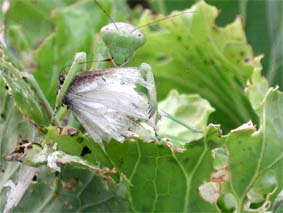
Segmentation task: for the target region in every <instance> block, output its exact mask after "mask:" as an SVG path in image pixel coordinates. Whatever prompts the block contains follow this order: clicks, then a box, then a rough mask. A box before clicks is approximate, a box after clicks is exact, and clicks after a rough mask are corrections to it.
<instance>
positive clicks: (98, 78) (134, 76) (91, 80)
mask: <svg viewBox="0 0 283 213" xmlns="http://www.w3.org/2000/svg"><path fill="white" fill-rule="evenodd" d="M101 72H103V71H93V72H88V73H85V74H82V75H80V76H78V77H76V78H75V79H74V81H73V82H72V84H71V86H70V88H69V90H68V92H67V94H66V95H65V100H66V104H67V105H69V107H70V108H71V110H72V111H73V113H74V114H75V116H76V117H77V119H78V120H79V121H80V122H81V124H82V125H83V127H84V128H85V129H86V131H87V132H88V133H89V134H90V135H91V136H92V138H93V139H94V140H95V141H96V142H98V143H100V142H102V141H103V140H105V141H109V140H111V139H112V138H114V139H116V140H118V141H123V140H124V138H125V137H127V136H129V135H132V134H134V130H135V128H136V127H137V126H138V125H139V122H140V121H147V120H148V119H149V108H150V105H149V103H148V100H147V98H146V97H145V96H143V95H142V94H141V93H139V92H138V91H137V90H136V88H137V85H139V86H141V87H147V86H150V85H148V84H147V83H146V82H144V80H143V78H142V76H141V75H140V73H139V70H138V69H136V68H112V69H108V70H106V71H104V72H105V73H101Z"/></svg>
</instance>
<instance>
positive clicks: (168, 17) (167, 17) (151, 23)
mask: <svg viewBox="0 0 283 213" xmlns="http://www.w3.org/2000/svg"><path fill="white" fill-rule="evenodd" d="M186 13H194V11H184V12H181V13H178V14H175V15H171V16H166V17H164V18H161V19H157V20H154V21H152V22H150V23H147V24H143V25H141V26H138V27H136V28H135V29H134V30H133V31H132V32H134V31H136V30H138V29H140V28H143V27H146V26H149V25H153V24H156V23H158V22H161V21H164V20H167V19H170V18H173V17H176V16H180V15H183V14H186Z"/></svg>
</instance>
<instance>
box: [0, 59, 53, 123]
mask: <svg viewBox="0 0 283 213" xmlns="http://www.w3.org/2000/svg"><path fill="white" fill-rule="evenodd" d="M0 66H1V67H0V77H1V78H2V79H3V81H4V82H5V85H6V87H7V88H8V90H9V93H11V95H12V97H13V100H14V101H15V104H16V106H17V108H18V109H19V110H20V111H21V113H22V114H23V115H24V116H26V117H28V118H29V119H31V120H33V121H34V122H35V123H36V124H37V125H39V126H43V125H47V124H48V123H49V120H50V118H49V117H48V114H47V113H46V111H43V105H42V103H41V101H40V100H39V98H38V96H37V95H38V94H37V93H35V91H34V90H33V89H32V88H31V85H30V84H28V83H27V77H26V76H29V74H28V73H24V72H20V71H19V70H17V69H16V68H15V67H14V66H13V65H12V64H11V63H9V62H6V61H4V60H3V59H1V61H0Z"/></svg>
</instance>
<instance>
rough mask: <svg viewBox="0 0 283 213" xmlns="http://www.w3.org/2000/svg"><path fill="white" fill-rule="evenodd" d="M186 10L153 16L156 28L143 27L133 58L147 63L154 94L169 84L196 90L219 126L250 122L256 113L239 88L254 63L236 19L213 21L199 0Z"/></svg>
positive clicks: (210, 10)
mask: <svg viewBox="0 0 283 213" xmlns="http://www.w3.org/2000/svg"><path fill="white" fill-rule="evenodd" d="M189 11H190V13H186V14H183V15H180V16H177V17H174V18H168V19H167V20H166V21H162V22H159V23H158V26H159V28H157V30H156V29H155V30H152V31H149V29H143V30H144V31H145V34H146V35H147V42H146V44H145V46H144V47H143V48H141V49H140V50H138V51H137V56H136V59H135V64H136V65H137V64H140V63H142V62H143V61H146V62H147V63H149V64H150V65H151V66H152V69H153V71H154V73H155V76H156V82H157V89H158V91H157V93H158V97H159V99H160V100H162V99H163V98H165V97H166V96H167V94H168V92H169V91H170V90H171V89H173V88H174V89H177V90H178V91H179V92H182V93H196V94H199V95H200V96H201V97H203V98H205V99H206V100H208V101H209V103H210V104H211V105H212V106H213V107H214V108H215V110H216V111H215V113H213V114H212V115H211V117H210V121H212V122H213V123H218V124H221V125H222V129H223V130H224V131H229V130H231V129H233V128H236V127H237V126H239V125H241V124H242V123H243V122H246V121H247V120H248V119H251V120H253V121H254V122H255V123H256V121H257V115H256V114H255V112H254V111H253V109H252V107H251V104H250V103H249V101H248V98H247V97H246V96H245V94H244V91H243V89H242V88H243V87H245V84H246V81H247V80H248V79H249V77H250V76H251V75H252V72H253V69H254V67H255V64H254V62H253V53H252V49H251V47H250V46H249V45H248V44H247V40H246V37H245V34H244V31H243V26H242V23H241V20H240V19H239V18H238V19H236V20H235V21H234V22H233V23H231V24H229V25H227V26H226V27H224V28H222V27H218V26H216V24H215V19H216V18H217V15H218V13H219V11H217V9H216V8H215V7H212V6H210V5H208V4H206V3H205V1H199V2H198V3H197V4H195V5H194V6H193V7H192V8H191V10H189ZM176 13H177V12H176ZM176 13H173V14H176ZM173 14H172V15H173ZM144 16H149V15H148V13H146V12H145V14H144ZM142 20H146V18H145V17H144V18H143V19H142ZM140 24H144V22H142V23H140ZM168 47H170V48H168ZM163 59H165V60H163Z"/></svg>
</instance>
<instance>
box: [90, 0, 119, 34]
mask: <svg viewBox="0 0 283 213" xmlns="http://www.w3.org/2000/svg"><path fill="white" fill-rule="evenodd" d="M94 2H95V3H96V4H97V6H98V7H99V8H100V9H101V10H102V11H103V12H104V14H105V15H106V16H107V17H108V18H109V20H110V21H111V22H112V24H113V25H114V26H115V28H116V30H117V31H119V28H118V27H117V25H116V24H115V21H114V20H113V19H112V18H111V16H110V15H109V14H108V13H107V11H106V10H105V9H104V8H103V7H102V5H101V4H100V3H98V1H97V0H94Z"/></svg>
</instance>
